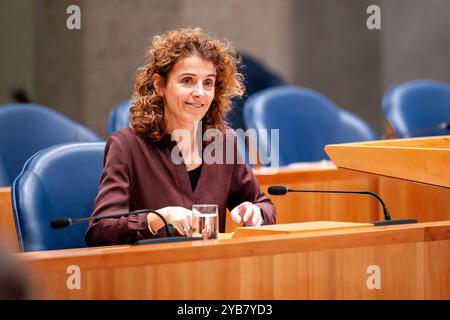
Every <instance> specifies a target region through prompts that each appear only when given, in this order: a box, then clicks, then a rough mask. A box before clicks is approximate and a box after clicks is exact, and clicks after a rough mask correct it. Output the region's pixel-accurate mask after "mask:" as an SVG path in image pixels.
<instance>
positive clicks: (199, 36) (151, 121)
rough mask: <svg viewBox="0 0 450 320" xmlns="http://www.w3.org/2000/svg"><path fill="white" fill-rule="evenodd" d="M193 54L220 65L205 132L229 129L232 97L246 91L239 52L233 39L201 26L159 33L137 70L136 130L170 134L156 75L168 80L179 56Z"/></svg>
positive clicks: (133, 109) (155, 136) (151, 136)
mask: <svg viewBox="0 0 450 320" xmlns="http://www.w3.org/2000/svg"><path fill="white" fill-rule="evenodd" d="M193 55H198V56H200V57H201V58H203V59H207V60H210V61H211V62H212V63H213V65H214V67H215V68H216V82H215V95H214V99H213V101H212V103H211V106H210V107H209V109H208V111H207V113H206V114H205V116H204V117H203V119H202V127H203V132H205V131H206V130H208V129H211V128H215V129H219V130H220V131H221V132H222V133H224V132H225V129H226V115H227V113H228V112H229V111H230V110H231V98H232V97H235V96H242V94H243V91H244V86H243V77H242V75H241V74H240V73H239V72H238V71H237V67H236V64H237V62H238V58H237V56H236V52H235V50H234V49H233V47H232V46H231V45H230V43H229V42H227V41H220V40H217V39H213V38H211V37H210V36H209V35H207V34H206V33H204V32H203V30H202V29H201V28H193V29H191V28H187V29H179V30H173V31H169V32H167V33H165V34H162V35H157V36H155V37H154V38H153V41H152V45H151V47H150V49H149V51H148V54H147V60H146V63H145V65H144V66H142V67H140V68H138V70H137V74H136V83H135V90H134V94H133V105H132V107H131V109H130V119H131V128H132V129H133V130H134V132H135V133H137V134H139V135H140V136H142V137H144V138H149V139H150V140H151V141H159V140H161V138H162V137H163V136H164V135H165V134H166V132H165V126H166V124H165V121H164V102H163V98H162V97H161V96H160V95H158V94H157V92H156V89H155V86H154V85H153V83H152V75H154V74H159V75H160V76H161V77H162V78H163V79H164V80H167V78H168V75H169V73H170V71H171V70H172V68H173V66H174V65H175V63H176V62H177V61H178V60H179V59H181V58H185V57H189V56H193Z"/></svg>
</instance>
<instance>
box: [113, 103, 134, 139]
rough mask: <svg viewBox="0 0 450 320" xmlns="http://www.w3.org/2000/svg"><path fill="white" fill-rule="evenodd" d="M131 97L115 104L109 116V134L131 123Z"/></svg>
mask: <svg viewBox="0 0 450 320" xmlns="http://www.w3.org/2000/svg"><path fill="white" fill-rule="evenodd" d="M130 108H131V99H129V100H125V101H122V102H121V103H119V104H118V105H117V106H115V107H114V108H113V109H112V110H111V112H110V113H109V117H108V134H109V135H111V134H113V133H114V132H116V131H119V130H120V129H124V128H127V127H128V126H129V124H130Z"/></svg>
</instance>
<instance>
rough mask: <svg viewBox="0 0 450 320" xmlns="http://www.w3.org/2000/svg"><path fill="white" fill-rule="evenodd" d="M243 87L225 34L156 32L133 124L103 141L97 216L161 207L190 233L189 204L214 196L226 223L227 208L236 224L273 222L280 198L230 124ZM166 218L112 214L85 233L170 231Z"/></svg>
mask: <svg viewBox="0 0 450 320" xmlns="http://www.w3.org/2000/svg"><path fill="white" fill-rule="evenodd" d="M242 93H243V85H242V79H241V75H240V74H239V73H238V72H237V69H236V55H235V52H234V49H233V48H232V47H231V46H230V45H229V44H228V43H226V42H223V41H219V40H217V39H213V38H211V37H209V36H208V35H207V34H205V33H204V32H203V31H202V30H201V29H199V28H196V29H180V30H174V31H170V32H168V33H166V34H163V35H158V36H155V37H154V39H153V42H152V46H151V49H150V50H149V52H148V57H147V61H146V63H145V65H144V66H143V67H141V68H139V69H138V72H137V76H136V84H135V92H134V97H133V105H132V108H131V109H130V120H131V124H130V127H129V128H126V129H123V130H121V131H118V132H116V133H114V134H113V135H111V136H110V138H109V139H108V141H107V143H106V148H105V158H104V168H103V172H102V175H101V179H100V190H99V192H98V195H97V198H96V201H95V208H94V213H93V217H101V216H103V215H109V214H114V213H123V212H129V211H134V210H138V209H143V208H151V209H156V210H157V211H158V212H159V213H160V214H161V215H162V216H163V217H164V218H165V219H166V221H167V222H168V223H169V224H172V225H173V226H174V228H175V232H176V233H177V235H181V236H183V235H186V234H188V233H189V230H191V226H190V224H191V208H192V205H193V204H199V203H209V204H217V206H218V211H219V231H220V232H224V231H225V221H226V216H225V215H226V209H227V208H228V209H229V210H230V214H231V217H232V219H233V220H234V221H235V222H236V223H241V222H243V223H244V224H245V225H252V226H253V225H261V224H273V223H275V208H274V206H273V204H272V203H271V201H270V200H269V199H268V198H267V197H266V196H265V195H264V194H263V192H261V190H260V187H259V185H258V183H257V181H256V179H255V177H254V176H253V173H252V170H251V168H249V167H248V166H247V165H246V164H245V163H243V161H242V158H241V157H240V155H239V154H238V152H237V149H236V141H235V140H236V137H235V135H234V134H233V133H232V130H231V134H230V129H228V127H227V126H226V121H225V119H226V115H227V112H228V111H229V110H230V106H231V98H232V97H234V96H240V95H242ZM199 137H200V139H199ZM230 139H231V140H232V142H233V143H232V144H231V146H232V147H231V148H230V147H229V146H230V144H229V143H228V142H227V140H230ZM208 148H209V149H208ZM221 148H222V149H221ZM219 149H221V150H225V152H224V154H223V153H221V152H220V151H219ZM207 150H209V152H208V151H207ZM230 155H231V156H230ZM230 159H231V161H230ZM211 160H212V161H211ZM163 226H164V223H163V222H162V220H160V218H159V217H158V216H156V215H154V214H146V213H144V214H132V215H129V216H124V217H121V218H118V219H111V218H105V219H102V220H97V221H93V222H92V223H91V224H90V225H89V229H88V231H87V233H86V237H85V238H86V242H87V244H88V245H92V246H93V245H109V244H122V243H133V242H135V241H137V240H141V239H146V238H154V237H162V236H166V234H165V229H164V228H163Z"/></svg>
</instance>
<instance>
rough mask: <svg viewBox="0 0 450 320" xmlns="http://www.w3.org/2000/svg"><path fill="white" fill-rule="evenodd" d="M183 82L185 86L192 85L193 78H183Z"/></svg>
mask: <svg viewBox="0 0 450 320" xmlns="http://www.w3.org/2000/svg"><path fill="white" fill-rule="evenodd" d="M181 82H182V83H184V84H192V78H183V79H182V80H181Z"/></svg>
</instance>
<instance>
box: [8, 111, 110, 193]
mask: <svg viewBox="0 0 450 320" xmlns="http://www.w3.org/2000/svg"><path fill="white" fill-rule="evenodd" d="M97 141H102V139H101V138H100V137H99V136H97V135H96V134H95V133H94V132H92V131H91V130H89V129H88V128H86V127H84V126H82V125H81V124H79V123H77V122H75V121H72V120H71V119H69V118H68V117H66V116H64V115H62V114H61V113H59V112H56V111H54V110H52V109H49V108H47V107H44V106H41V105H37V104H22V103H17V104H5V105H1V106H0V187H1V186H10V185H11V183H12V181H13V180H14V178H16V177H17V175H18V174H19V173H20V171H21V170H22V167H23V165H24V164H25V162H26V161H27V159H28V158H30V157H31V156H32V155H33V154H35V153H36V152H37V151H39V150H41V149H44V148H47V147H50V146H53V145H56V144H60V143H70V142H97Z"/></svg>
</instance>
